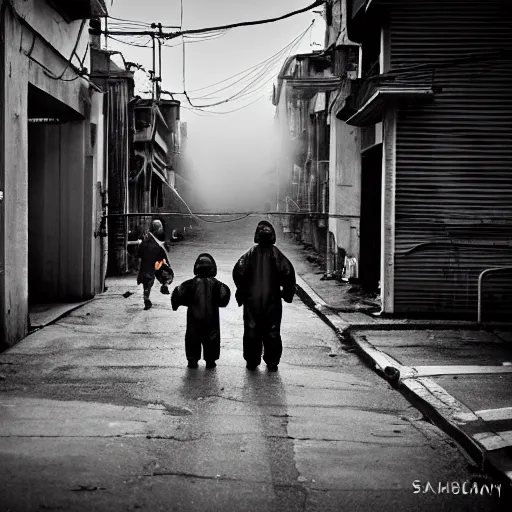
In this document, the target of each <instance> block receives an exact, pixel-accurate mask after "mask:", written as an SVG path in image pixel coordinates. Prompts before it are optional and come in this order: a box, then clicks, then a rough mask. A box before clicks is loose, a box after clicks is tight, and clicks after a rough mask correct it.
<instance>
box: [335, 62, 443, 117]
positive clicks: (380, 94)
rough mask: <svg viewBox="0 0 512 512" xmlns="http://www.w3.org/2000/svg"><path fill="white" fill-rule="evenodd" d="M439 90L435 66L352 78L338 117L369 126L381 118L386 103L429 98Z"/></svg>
mask: <svg viewBox="0 0 512 512" xmlns="http://www.w3.org/2000/svg"><path fill="white" fill-rule="evenodd" d="M440 90H441V89H440V88H439V87H436V85H435V71H434V70H422V71H408V72H396V71H395V72H389V73H385V74H382V75H374V76H372V75H371V74H370V75H369V76H367V77H366V78H363V79H360V80H354V81H352V84H351V93H350V95H349V96H347V98H346V99H345V104H344V105H343V106H342V108H341V110H340V111H339V112H338V114H337V117H338V119H342V120H343V121H345V122H346V123H347V124H349V125H352V126H369V125H372V124H375V123H378V122H379V121H381V120H382V114H383V111H384V110H385V108H387V107H388V106H390V105H395V106H401V105H409V104H411V103H416V102H424V101H430V100H431V99H432V98H433V97H434V95H435V94H436V93H437V92H439V91H440Z"/></svg>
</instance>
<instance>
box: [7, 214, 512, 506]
mask: <svg viewBox="0 0 512 512" xmlns="http://www.w3.org/2000/svg"><path fill="white" fill-rule="evenodd" d="M256 221H257V220H256V219H254V218H250V219H248V220H246V221H242V222H237V223H230V224H221V225H210V226H208V227H207V229H206V228H205V229H203V231H202V233H201V235H200V236H198V237H196V238H189V239H187V240H185V241H184V242H181V243H179V244H175V245H174V246H173V248H172V251H171V255H172V265H173V268H174V270H175V274H176V279H175V283H176V284H178V283H179V282H181V281H183V280H184V279H188V278H189V277H192V267H193V262H194V260H195V257H196V256H197V255H198V254H199V253H201V252H210V253H211V254H212V255H213V256H214V257H215V259H216V261H217V265H218V268H219V275H218V278H219V279H220V280H222V281H223V282H225V283H226V284H228V285H229V286H230V287H231V289H232V292H234V288H233V283H232V280H231V269H232V267H233V265H234V263H235V262H236V259H237V257H238V256H239V255H241V254H242V253H243V252H244V251H245V250H246V249H248V248H249V247H250V246H251V244H252V237H253V232H254V227H255V225H256ZM279 238H280V237H279V235H278V244H277V245H278V246H281V248H282V249H283V250H285V247H286V244H285V243H284V242H283V243H282V244H280V243H279ZM281 238H282V235H281ZM108 285H109V289H108V291H107V292H106V293H105V294H103V295H102V296H99V297H97V298H96V299H95V300H94V301H92V302H91V303H89V304H87V305H86V306H84V307H82V308H80V309H78V310H76V311H74V312H73V313H71V314H70V315H69V316H67V317H65V318H63V319H61V320H60V321H58V322H57V323H56V324H54V325H51V326H48V327H46V328H44V329H42V330H40V331H37V332H35V333H33V334H32V335H30V336H29V337H27V338H26V339H25V340H24V341H22V342H21V343H20V344H19V345H17V346H16V347H15V348H13V349H11V350H10V351H8V352H5V353H4V354H1V355H0V371H1V373H2V374H3V375H4V376H5V377H6V378H5V380H3V381H0V472H1V474H2V479H1V481H0V510H2V511H8V510H10V511H13V512H14V511H43V510H66V511H67V510H69V511H87V512H92V511H109V512H110V511H112V512H114V511H134V510H143V511H151V512H153V511H162V512H164V511H165V512H168V511H240V512H245V511H259V512H263V511H307V512H312V511H322V512H323V511H326V512H328V511H342V510H347V511H372V512H376V511H379V512H380V511H382V512H385V511H393V512H400V511H411V510H414V511H441V510H446V511H448V510H449V511H462V510H468V511H484V510H505V509H506V506H505V503H504V501H503V498H501V499H500V498H498V493H497V491H496V490H495V491H494V492H493V494H494V498H493V499H490V498H488V497H485V496H480V495H474V494H473V495H463V494H453V493H452V492H450V493H444V494H442V495H438V494H435V493H434V491H432V490H430V489H428V490H427V492H423V491H424V490H425V485H426V484H427V482H430V484H431V485H432V487H433V489H434V490H435V491H437V490H438V485H439V484H440V483H441V484H446V483H450V485H451V483H452V482H458V483H460V485H462V484H463V483H464V482H477V484H478V485H482V484H484V483H487V484H488V485H490V484H491V483H492V482H491V481H490V480H487V479H486V478H485V477H484V476H483V475H481V474H480V473H479V471H478V470H477V468H475V467H474V466H473V464H472V463H471V462H470V461H469V460H468V459H467V458H466V457H465V456H464V455H463V454H462V453H461V452H460V451H459V449H458V448H457V446H455V445H454V443H453V442H452V441H451V440H450V439H449V438H447V437H446V436H445V435H444V434H443V433H442V432H441V431H439V430H438V429H437V428H436V427H434V426H432V425H430V424H429V423H428V422H426V421H424V420H423V419H422V417H421V415H420V413H419V412H418V411H416V409H414V408H413V407H412V406H410V404H409V403H408V402H407V401H406V400H405V399H404V398H403V397H402V396H401V395H400V394H399V393H398V392H397V391H395V390H394V389H392V388H390V387H389V386H388V385H387V384H386V383H385V382H384V381H383V380H382V379H381V378H380V377H378V376H377V375H376V374H374V373H373V372H372V371H371V370H369V369H368V368H366V367H365V366H364V365H363V364H362V363H361V362H360V361H359V360H358V358H357V357H356V356H355V355H354V354H352V353H351V352H350V349H347V347H343V346H342V345H341V344H340V341H339V340H338V339H337V338H336V336H335V335H334V333H333V332H332V331H331V330H330V328H329V327H327V326H326V325H325V324H324V323H323V322H322V321H321V320H320V319H319V318H318V317H317V316H316V315H315V314H314V313H313V312H312V311H310V310H309V309H308V308H306V306H304V304H302V303H301V302H300V300H299V299H297V298H295V299H294V302H293V304H291V305H285V307H284V314H283V324H282V336H283V344H284V351H283V358H282V361H281V364H280V366H279V372H277V373H268V372H267V370H266V368H265V366H264V365H262V366H261V367H260V368H259V370H257V371H255V372H249V371H248V370H246V368H245V362H244V360H243V358H242V332H243V327H242V310H241V309H240V308H238V307H237V305H236V302H235V301H234V299H233V300H232V302H231V303H230V305H229V306H228V307H227V308H226V309H225V310H222V312H221V329H222V347H221V358H220V360H219V361H218V366H217V368H216V369H214V370H206V369H205V367H204V361H201V363H200V367H199V368H198V369H197V370H189V369H187V368H186V359H185V353H184V341H183V340H184V332H185V324H186V322H185V317H186V310H185V309H183V308H180V310H179V311H178V312H173V311H172V310H171V306H170V300H169V296H165V295H161V294H160V293H159V292H158V289H155V290H154V291H153V293H152V300H153V303H154V307H153V308H152V309H151V310H150V311H144V310H143V308H142V291H141V289H140V288H137V286H136V284H135V276H128V277H124V278H117V279H111V280H110V281H109V283H108ZM126 291H131V292H133V295H131V296H130V297H128V298H123V297H122V294H123V293H124V292H126ZM414 481H419V482H420V485H421V491H422V492H419V493H418V492H417V489H418V488H417V487H416V488H415V487H413V482H414ZM415 489H416V491H415ZM450 489H452V488H451V487H450ZM455 489H456V487H455Z"/></svg>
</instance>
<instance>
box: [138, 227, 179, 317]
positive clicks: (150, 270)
mask: <svg viewBox="0 0 512 512" xmlns="http://www.w3.org/2000/svg"><path fill="white" fill-rule="evenodd" d="M164 238H165V234H164V227H163V224H162V222H161V221H160V220H152V221H151V224H150V226H149V232H148V233H147V234H146V236H145V237H144V239H143V240H142V242H141V243H140V245H139V249H138V257H139V258H140V266H139V274H138V276H137V284H142V287H143V293H144V309H149V308H151V306H152V302H151V300H150V299H149V295H150V293H151V288H153V284H154V283H155V271H156V268H155V264H156V263H157V262H165V263H166V266H167V268H168V270H169V271H170V272H171V273H172V270H171V269H170V261H168V257H167V252H166V250H165V249H164V247H165V246H164V244H163V242H162V241H163V239H164ZM171 282H172V276H170V278H168V279H167V280H166V281H165V282H163V281H162V282H161V284H162V286H161V288H160V291H161V293H164V294H168V293H169V290H168V288H167V284H170V283H171Z"/></svg>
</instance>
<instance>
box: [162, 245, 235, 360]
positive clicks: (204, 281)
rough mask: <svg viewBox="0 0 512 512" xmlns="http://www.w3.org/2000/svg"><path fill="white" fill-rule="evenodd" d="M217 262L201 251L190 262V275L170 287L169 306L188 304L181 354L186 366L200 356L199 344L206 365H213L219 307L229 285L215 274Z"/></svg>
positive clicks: (217, 350) (225, 299) (217, 345)
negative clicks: (183, 354)
mask: <svg viewBox="0 0 512 512" xmlns="http://www.w3.org/2000/svg"><path fill="white" fill-rule="evenodd" d="M216 275H217V264H216V263H215V260H214V259H213V257H212V256H211V255H210V254H207V253H203V254H200V255H199V256H198V257H197V260H196V262H195V264H194V276H195V277H193V278H192V279H189V280H188V281H185V282H184V283H182V284H181V285H180V286H177V287H176V288H174V290H173V292H172V295H171V304H172V309H173V310H174V311H176V310H177V309H178V308H179V307H180V306H185V307H186V308H188V311H187V332H186V333H185V355H186V356H187V360H188V367H189V368H197V366H198V365H197V363H198V361H199V359H201V346H202V348H203V358H204V360H205V361H206V368H215V367H216V366H217V364H216V362H215V361H217V359H219V356H220V322H219V307H221V308H223V307H226V306H227V305H228V303H229V299H230V297H231V291H230V289H229V288H228V287H227V286H226V285H225V284H224V283H221V282H220V281H219V280H217V279H216V278H215V276H216Z"/></svg>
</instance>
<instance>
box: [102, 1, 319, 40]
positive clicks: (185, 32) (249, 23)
mask: <svg viewBox="0 0 512 512" xmlns="http://www.w3.org/2000/svg"><path fill="white" fill-rule="evenodd" d="M324 3H325V0H316V1H315V2H313V3H312V4H310V5H308V6H307V7H303V8H302V9H298V10H296V11H292V12H289V13H287V14H283V15H282V16H278V17H276V18H267V19H263V20H254V21H241V22H238V23H231V24H229V25H220V26H217V27H208V28H196V29H189V30H179V31H177V32H155V31H144V30H141V31H108V30H105V31H101V33H103V34H110V35H114V36H116V35H117V36H129V35H152V34H158V36H159V37H161V38H163V39H175V38H177V37H180V36H185V35H188V34H202V33H205V32H214V31H218V30H224V29H229V28H236V27H249V26H254V25H262V24H264V23H273V22H275V21H280V20H284V19H286V18H290V17H292V16H296V15H297V14H301V13H303V12H307V11H310V10H311V9H314V8H315V7H318V6H320V5H322V4H324Z"/></svg>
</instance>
